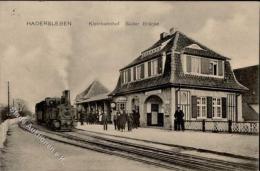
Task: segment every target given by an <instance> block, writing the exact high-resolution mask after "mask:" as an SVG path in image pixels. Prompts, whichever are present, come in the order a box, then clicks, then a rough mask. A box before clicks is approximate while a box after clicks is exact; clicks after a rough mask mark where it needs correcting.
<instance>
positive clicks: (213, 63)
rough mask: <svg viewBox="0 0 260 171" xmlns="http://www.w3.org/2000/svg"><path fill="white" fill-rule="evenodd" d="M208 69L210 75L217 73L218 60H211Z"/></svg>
mask: <svg viewBox="0 0 260 171" xmlns="http://www.w3.org/2000/svg"><path fill="white" fill-rule="evenodd" d="M209 71H210V74H211V75H218V61H211V62H210V64H209Z"/></svg>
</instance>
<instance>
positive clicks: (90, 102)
mask: <svg viewBox="0 0 260 171" xmlns="http://www.w3.org/2000/svg"><path fill="white" fill-rule="evenodd" d="M109 93H110V91H109V90H108V89H107V88H106V87H105V86H104V85H103V84H101V83H100V82H99V81H98V80H95V81H93V82H92V83H91V84H90V85H89V86H88V87H87V88H86V89H85V90H84V91H83V92H81V93H80V94H78V95H77V96H76V106H77V111H78V114H79V113H82V114H83V115H85V116H86V115H96V116H97V117H98V121H99V122H100V121H101V118H102V116H101V114H102V113H103V112H106V113H107V114H108V117H109V118H111V114H110V113H111V109H110V100H111V98H110V97H109V96H108V95H109ZM78 118H79V116H78Z"/></svg>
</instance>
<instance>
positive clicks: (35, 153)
mask: <svg viewBox="0 0 260 171" xmlns="http://www.w3.org/2000/svg"><path fill="white" fill-rule="evenodd" d="M48 142H50V143H51V144H52V145H53V146H54V147H55V150H56V151H57V152H59V153H61V154H62V155H63V156H64V158H65V159H64V162H63V163H62V162H61V161H59V160H57V159H56V158H55V157H54V155H53V154H52V153H51V152H50V151H48V149H47V148H46V146H44V145H43V144H41V143H40V141H39V140H38V139H37V138H36V137H35V136H33V135H32V134H30V133H28V132H24V131H23V130H21V129H20V128H18V126H17V125H13V126H12V127H11V129H10V135H9V136H8V137H7V144H6V147H5V148H4V149H3V150H2V153H3V155H2V154H1V157H0V160H1V162H0V170H1V171H35V170H37V171H61V170H63V171H67V170H68V171H72V170H73V171H81V170H82V171H83V170H84V171H128V170H129V171H130V170H134V171H164V170H165V171H166V169H162V168H158V167H155V166H151V165H147V164H143V163H140V162H136V161H132V160H127V159H124V158H120V157H116V156H111V155H107V154H102V153H98V152H94V151H90V150H86V149H82V148H79V147H74V146H70V145H66V144H62V143H58V142H54V141H51V140H48ZM1 163H2V165H3V166H1Z"/></svg>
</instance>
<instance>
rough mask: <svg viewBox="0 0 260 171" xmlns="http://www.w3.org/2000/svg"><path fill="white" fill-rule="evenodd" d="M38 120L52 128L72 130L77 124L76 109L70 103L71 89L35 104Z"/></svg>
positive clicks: (40, 123) (39, 122)
mask: <svg viewBox="0 0 260 171" xmlns="http://www.w3.org/2000/svg"><path fill="white" fill-rule="evenodd" d="M35 114H36V121H37V123H38V124H39V125H46V126H47V127H48V128H50V129H52V130H56V131H57V130H61V131H71V130H72V128H73V127H74V126H75V124H76V122H75V121H74V119H75V116H76V109H75V108H74V107H73V106H72V105H71V103H70V91H69V90H64V91H63V93H62V96H61V97H60V98H59V97H53V98H50V97H47V98H45V100H43V101H41V102H39V103H37V104H36V105H35Z"/></svg>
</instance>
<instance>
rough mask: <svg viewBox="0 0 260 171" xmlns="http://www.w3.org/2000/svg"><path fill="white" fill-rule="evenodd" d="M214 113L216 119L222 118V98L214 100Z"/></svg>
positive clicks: (214, 98)
mask: <svg viewBox="0 0 260 171" xmlns="http://www.w3.org/2000/svg"><path fill="white" fill-rule="evenodd" d="M212 113H213V117H214V118H221V117H222V107H221V98H217V97H213V99H212Z"/></svg>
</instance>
